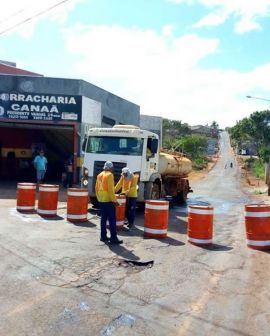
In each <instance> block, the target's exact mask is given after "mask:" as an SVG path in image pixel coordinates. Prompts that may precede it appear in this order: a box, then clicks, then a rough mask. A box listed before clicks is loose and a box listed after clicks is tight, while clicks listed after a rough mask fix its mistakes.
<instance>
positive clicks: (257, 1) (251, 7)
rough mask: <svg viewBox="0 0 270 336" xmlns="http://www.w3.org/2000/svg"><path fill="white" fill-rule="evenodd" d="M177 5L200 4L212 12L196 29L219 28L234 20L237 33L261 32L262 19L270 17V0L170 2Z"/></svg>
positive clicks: (186, 0)
mask: <svg viewBox="0 0 270 336" xmlns="http://www.w3.org/2000/svg"><path fill="white" fill-rule="evenodd" d="M168 1H169V2H171V3H175V4H182V3H186V4H200V5H203V6H205V7H207V8H209V9H210V10H211V11H212V12H211V13H210V14H208V15H206V16H205V17H203V18H202V19H201V20H199V21H198V22H197V23H195V25H194V26H195V27H209V26H217V25H220V24H222V23H224V22H225V21H226V20H228V19H229V18H232V17H233V18H234V19H235V20H236V23H235V31H236V32H237V33H245V32H249V31H252V30H261V29H262V27H261V25H260V23H259V20H260V19H261V18H265V17H267V16H269V15H270V0H235V1H229V0H193V1H190V0H168Z"/></svg>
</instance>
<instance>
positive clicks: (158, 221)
mask: <svg viewBox="0 0 270 336" xmlns="http://www.w3.org/2000/svg"><path fill="white" fill-rule="evenodd" d="M168 220H169V202H168V201H154V200H149V201H145V212H144V236H145V237H152V238H165V237H167V231H168Z"/></svg>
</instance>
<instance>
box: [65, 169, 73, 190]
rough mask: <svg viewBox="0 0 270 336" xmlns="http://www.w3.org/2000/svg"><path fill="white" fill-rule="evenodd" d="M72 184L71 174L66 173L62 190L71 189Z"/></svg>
mask: <svg viewBox="0 0 270 336" xmlns="http://www.w3.org/2000/svg"><path fill="white" fill-rule="evenodd" d="M72 182H73V173H72V172H68V173H67V176H66V179H65V181H64V188H71V187H72Z"/></svg>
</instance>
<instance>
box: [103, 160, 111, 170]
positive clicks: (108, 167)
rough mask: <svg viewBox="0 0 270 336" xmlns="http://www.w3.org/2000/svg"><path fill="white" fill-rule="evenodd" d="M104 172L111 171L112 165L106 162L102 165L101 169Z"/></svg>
mask: <svg viewBox="0 0 270 336" xmlns="http://www.w3.org/2000/svg"><path fill="white" fill-rule="evenodd" d="M103 169H104V170H111V169H113V163H112V162H111V161H106V162H105V163H104V167H103Z"/></svg>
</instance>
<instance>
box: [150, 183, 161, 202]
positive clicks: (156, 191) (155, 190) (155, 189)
mask: <svg viewBox="0 0 270 336" xmlns="http://www.w3.org/2000/svg"><path fill="white" fill-rule="evenodd" d="M151 199H152V200H159V199H160V188H159V185H158V184H157V183H153V186H152V190H151Z"/></svg>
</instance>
